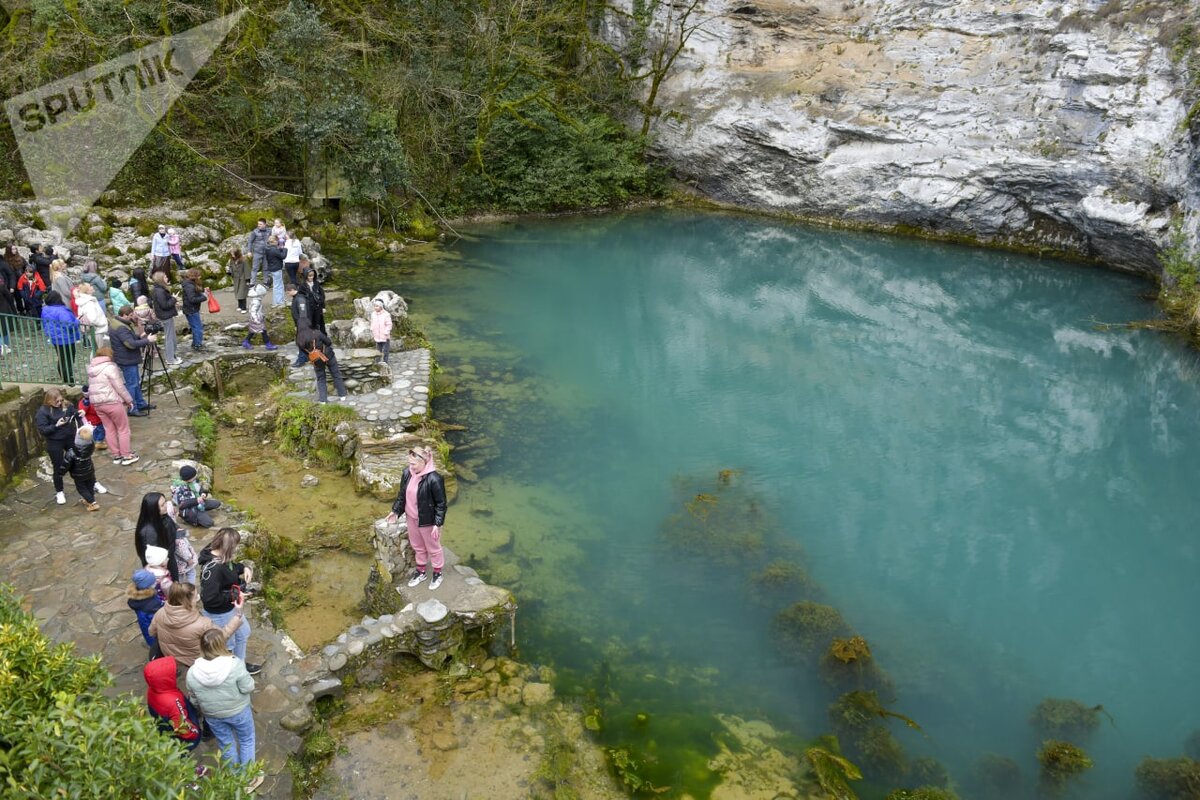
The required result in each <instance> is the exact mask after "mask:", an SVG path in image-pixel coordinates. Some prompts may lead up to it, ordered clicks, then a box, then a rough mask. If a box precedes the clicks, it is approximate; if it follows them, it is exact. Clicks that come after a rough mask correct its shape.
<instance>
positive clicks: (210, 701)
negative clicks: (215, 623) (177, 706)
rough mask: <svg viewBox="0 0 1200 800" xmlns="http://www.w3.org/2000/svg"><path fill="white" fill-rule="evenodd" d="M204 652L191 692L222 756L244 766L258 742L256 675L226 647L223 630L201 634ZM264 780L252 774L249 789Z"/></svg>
mask: <svg viewBox="0 0 1200 800" xmlns="http://www.w3.org/2000/svg"><path fill="white" fill-rule="evenodd" d="M200 653H201V657H200V658H198V659H196V661H195V663H194V664H192V666H191V667H190V668H189V669H188V672H187V681H186V682H187V688H188V692H189V693H190V694H191V695H192V696H193V697H195V698H196V703H197V704H198V705H199V706H200V710H201V711H203V712H204V718H205V720H206V721H207V722H208V725H209V727H210V728H212V732H213V734H215V735H216V737H217V746H218V747H219V748H220V750H221V759H222V760H223V761H224V762H225V763H226V764H229V765H236V766H238V767H241V768H243V769H244V768H246V767H247V765H249V764H250V763H251V762H252V761H254V750H255V744H256V742H255V736H254V712H253V711H252V710H251V708H250V693H251V692H253V691H254V678H252V677H250V673H249V672H247V671H246V665H245V663H244V662H243V661H242V660H241V659H240V658H238V657H237V656H235V655H233V654H232V653H230V652H229V650H228V648H226V646H225V636H224V634H222V633H221V631H218V630H213V629H209V630H207V631H205V632H204V633H203V634H202V635H201V636H200ZM247 777H250V776H247ZM262 782H263V775H262V773H259V774H257V775H254V776H253V777H250V782H249V784H248V785H247V787H246V790H247V791H248V792H252V791H254V790H255V789H257V788H258V787H259V786H260V785H262Z"/></svg>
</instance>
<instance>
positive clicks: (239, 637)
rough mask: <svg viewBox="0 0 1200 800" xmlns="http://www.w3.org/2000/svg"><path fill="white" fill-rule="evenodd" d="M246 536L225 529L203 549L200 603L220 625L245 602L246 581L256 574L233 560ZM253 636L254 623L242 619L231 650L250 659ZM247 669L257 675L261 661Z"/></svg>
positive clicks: (230, 643) (201, 553) (239, 656)
mask: <svg viewBox="0 0 1200 800" xmlns="http://www.w3.org/2000/svg"><path fill="white" fill-rule="evenodd" d="M241 541H242V536H241V534H240V533H238V532H237V531H236V530H234V529H233V528H221V529H220V530H219V531H217V535H216V536H214V537H213V540H212V541H211V542H209V543H208V545H207V546H206V547H205V548H204V549H203V550H201V551H200V561H199V563H200V602H201V603H203V605H204V616H206V617H208V618H209V619H211V620H212V621H213V624H214V625H216V626H217V627H224V626H225V625H227V624H228V623H229V620H230V619H232V618H233V616H234V614H235V613H236V609H237V608H238V606H239V605H240V603H241V600H242V597H243V589H244V588H245V584H246V583H249V582H250V581H251V580H252V579H253V577H254V575H253V570H251V568H250V567H247V566H245V565H244V564H239V563H238V562H236V561H234V560H233V557H234V553H235V552H236V551H237V548H238V545H239V544H241ZM249 639H250V623H249V621H247V620H246V619H245V617H243V618H242V624H241V625H240V626H239V627H238V629H237V630H236V631H234V633H233V635H232V636H231V637H229V649H230V650H232V651H233V654H234V655H235V656H237V657H238V658H240V659H241V660H242V661H246V642H247V641H249ZM246 671H247V672H249V673H250V674H251V675H257V674H258V673H259V672H261V671H262V665H261V664H251V663H248V662H247V663H246Z"/></svg>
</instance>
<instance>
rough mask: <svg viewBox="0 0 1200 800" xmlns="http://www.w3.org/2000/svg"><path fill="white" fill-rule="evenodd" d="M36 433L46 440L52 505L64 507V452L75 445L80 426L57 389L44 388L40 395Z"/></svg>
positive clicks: (76, 415) (77, 413)
mask: <svg viewBox="0 0 1200 800" xmlns="http://www.w3.org/2000/svg"><path fill="white" fill-rule="evenodd" d="M34 423H35V424H36V425H37V429H38V433H40V434H41V435H42V438H43V439H45V440H46V454H47V455H49V456H50V463H51V464H53V465H54V502H56V503H57V504H58V505H60V506H62V505H66V504H67V496H66V494H64V493H63V475H64V474H65V473H66V470H64V469H63V453H65V452H66V451H67V448H68V447H70V446H71V445H72V444H74V442H75V431H76V429H77V428H78V427H79V411H78V410H76V409H75V408H74V407H72V406H71V405H69V404H68V403H67V401H66V398H64V397H63V393H62V392H61V391H60V390H58V389H54V388H51V389H47V390H46V392H45V394H44V395H43V396H42V406H41V408H39V409H38V410H37V414H35V415H34Z"/></svg>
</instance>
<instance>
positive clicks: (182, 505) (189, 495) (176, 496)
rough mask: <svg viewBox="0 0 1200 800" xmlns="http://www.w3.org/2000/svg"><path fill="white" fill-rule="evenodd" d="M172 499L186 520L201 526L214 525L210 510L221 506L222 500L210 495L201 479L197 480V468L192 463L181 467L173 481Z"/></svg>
mask: <svg viewBox="0 0 1200 800" xmlns="http://www.w3.org/2000/svg"><path fill="white" fill-rule="evenodd" d="M171 499H172V500H173V501H174V502H175V507H176V508H178V509H179V515H180V516H181V517H183V520H184V522H187V523H190V524H192V525H199V526H200V527H201V528H211V527H212V526H213V524H214V523H213V518H212V515H211V514H209V513H208V512H210V511H215V510H216V509H218V508H220V507H221V502H220V501H219V500H217V499H216V498H213V497H209V495H208V492H207V491H206V490H205V489H204V487H203V486H201V485H200V481H198V480H196V468H195V467H193V466H192V465H191V464H184V465H183V466H182V467H180V468H179V477H178V478H177V479H175V480H173V481H171Z"/></svg>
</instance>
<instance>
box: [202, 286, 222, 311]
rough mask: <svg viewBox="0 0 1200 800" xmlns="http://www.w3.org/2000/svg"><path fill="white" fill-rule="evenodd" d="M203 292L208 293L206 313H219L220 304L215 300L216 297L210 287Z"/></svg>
mask: <svg viewBox="0 0 1200 800" xmlns="http://www.w3.org/2000/svg"><path fill="white" fill-rule="evenodd" d="M204 293H205V294H207V295H208V313H210V314H217V313H220V311H221V304H220V303H218V302H217V298H216V297H215V296H214V295H213V293H212V289H205V290H204Z"/></svg>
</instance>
